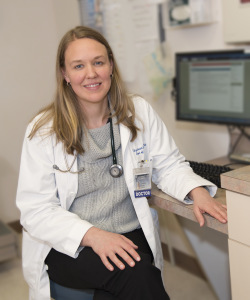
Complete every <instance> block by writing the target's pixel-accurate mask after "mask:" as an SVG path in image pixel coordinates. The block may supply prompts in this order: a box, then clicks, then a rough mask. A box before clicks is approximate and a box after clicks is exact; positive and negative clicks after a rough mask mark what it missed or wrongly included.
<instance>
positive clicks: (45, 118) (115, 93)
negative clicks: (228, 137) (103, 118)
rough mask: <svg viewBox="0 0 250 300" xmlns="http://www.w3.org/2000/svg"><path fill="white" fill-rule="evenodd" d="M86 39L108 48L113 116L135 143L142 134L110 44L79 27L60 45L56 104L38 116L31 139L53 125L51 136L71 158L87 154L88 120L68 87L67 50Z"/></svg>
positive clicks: (64, 37)
mask: <svg viewBox="0 0 250 300" xmlns="http://www.w3.org/2000/svg"><path fill="white" fill-rule="evenodd" d="M82 38H89V39H94V40H96V41H97V42H99V43H101V44H103V45H104V46H105V48H106V50H107V54H108V58H109V60H110V62H112V63H113V76H112V80H111V87H110V90H109V94H110V100H111V107H112V108H113V110H114V114H113V115H114V116H116V117H117V123H118V124H120V123H122V124H123V125H125V126H127V127H128V128H129V130H130V131H131V134H132V138H131V141H133V140H135V139H136V137H137V131H138V130H139V129H138V127H137V126H136V125H135V108H134V104H133V101H132V96H131V95H129V94H128V92H127V90H126V87H125V85H124V83H123V81H122V78H121V75H120V72H119V69H118V66H117V63H116V61H115V58H114V54H113V52H112V49H111V47H110V45H109V43H108V42H107V40H106V39H105V38H104V37H103V36H102V35H101V34H100V33H99V32H97V31H95V30H93V29H91V28H88V27H85V26H77V27H75V28H73V29H72V30H70V31H68V32H67V33H66V34H65V35H64V36H63V38H62V40H61V42H60V44H59V47H58V51H57V58H56V80H57V88H56V93H55V97H54V101H53V102H52V103H51V104H49V105H48V106H46V107H45V108H43V109H42V110H41V111H40V112H39V113H38V114H37V115H39V114H40V115H41V117H40V118H39V119H38V120H37V121H36V122H35V124H34V126H33V129H32V131H31V133H30V135H29V138H30V139H32V138H33V137H34V135H35V134H36V133H37V131H38V130H39V129H40V128H41V127H42V126H44V125H45V124H46V123H48V122H49V121H52V126H51V130H50V132H49V134H55V135H56V139H57V142H62V143H63V144H64V148H65V151H66V152H67V153H69V154H73V153H74V151H77V153H79V154H82V153H84V149H83V147H82V143H81V139H82V134H83V130H82V124H83V123H84V119H83V116H82V114H81V112H80V108H79V104H78V101H77V98H76V95H75V93H74V91H73V89H72V88H71V87H70V86H68V85H67V82H66V80H65V78H64V76H63V74H62V70H64V69H65V52H66V49H67V47H68V46H69V44H70V43H71V42H73V41H74V40H77V39H82Z"/></svg>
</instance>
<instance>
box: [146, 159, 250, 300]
mask: <svg viewBox="0 0 250 300" xmlns="http://www.w3.org/2000/svg"><path fill="white" fill-rule="evenodd" d="M219 161H220V162H222V160H218V162H219ZM225 161H226V160H225ZM213 163H216V162H215V161H213ZM221 185H222V187H223V188H224V189H218V192H217V194H216V196H215V198H216V200H218V201H220V202H221V203H227V209H228V224H221V223H220V222H219V221H217V220H216V219H214V218H213V217H211V216H210V215H207V214H205V215H204V217H205V220H206V225H205V226H208V227H210V228H213V229H214V230H217V231H219V232H222V233H224V234H228V236H229V241H228V243H229V264H230V278H231V289H232V299H233V300H239V299H242V300H244V299H248V298H249V297H250V284H249V280H250V234H249V228H250V218H249V214H250V166H246V167H242V168H239V169H235V170H233V171H230V172H227V173H225V174H223V175H222V176H221ZM149 203H150V204H151V205H155V206H157V207H159V208H162V209H165V210H167V211H170V212H172V213H174V214H177V215H179V216H182V217H185V218H187V219H190V220H192V221H195V222H197V221H196V219H195V216H194V214H193V208H192V205H186V204H183V203H181V202H180V201H178V200H176V199H174V198H172V197H170V196H168V195H166V194H165V193H163V192H162V191H161V190H159V189H157V187H156V186H153V188H152V196H151V197H150V198H149Z"/></svg>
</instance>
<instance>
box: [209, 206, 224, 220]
mask: <svg viewBox="0 0 250 300" xmlns="http://www.w3.org/2000/svg"><path fill="white" fill-rule="evenodd" d="M207 213H209V214H210V215H211V216H212V217H214V218H216V219H217V220H219V221H220V222H221V223H226V222H227V215H226V213H225V211H224V210H221V209H220V208H219V207H218V206H215V207H214V208H212V209H209V210H208V211H207Z"/></svg>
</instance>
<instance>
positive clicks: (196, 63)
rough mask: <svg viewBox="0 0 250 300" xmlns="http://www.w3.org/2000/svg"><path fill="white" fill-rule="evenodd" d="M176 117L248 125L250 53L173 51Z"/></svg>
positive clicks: (249, 112)
mask: <svg viewBox="0 0 250 300" xmlns="http://www.w3.org/2000/svg"><path fill="white" fill-rule="evenodd" d="M176 105H177V109H176V112H177V114H176V118H177V120H185V121H196V122H209V123H218V124H228V125H237V126H250V54H249V53H245V52H244V51H243V50H225V51H209V52H186V53H184V52H183V53H177V54H176Z"/></svg>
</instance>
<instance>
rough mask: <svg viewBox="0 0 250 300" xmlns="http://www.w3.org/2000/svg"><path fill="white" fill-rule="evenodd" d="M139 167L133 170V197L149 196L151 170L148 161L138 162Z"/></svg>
mask: <svg viewBox="0 0 250 300" xmlns="http://www.w3.org/2000/svg"><path fill="white" fill-rule="evenodd" d="M138 165H139V167H138V168H135V169H134V170H133V173H134V187H135V191H134V193H135V197H136V198H139V197H150V196H151V168H150V163H149V162H148V161H140V162H139V163H138Z"/></svg>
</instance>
